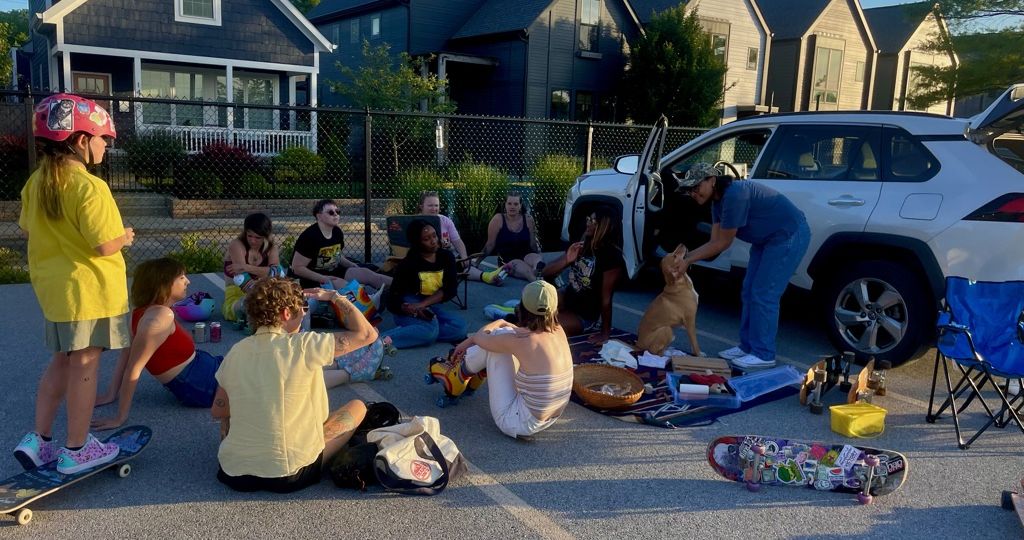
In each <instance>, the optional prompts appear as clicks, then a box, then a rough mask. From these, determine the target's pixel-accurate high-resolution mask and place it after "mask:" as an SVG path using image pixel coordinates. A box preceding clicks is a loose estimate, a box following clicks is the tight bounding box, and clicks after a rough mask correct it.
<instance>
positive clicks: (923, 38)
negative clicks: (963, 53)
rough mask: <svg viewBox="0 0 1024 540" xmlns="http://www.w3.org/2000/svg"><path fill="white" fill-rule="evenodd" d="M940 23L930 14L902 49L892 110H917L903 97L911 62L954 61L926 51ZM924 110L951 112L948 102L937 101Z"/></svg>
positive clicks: (946, 62)
mask: <svg viewBox="0 0 1024 540" xmlns="http://www.w3.org/2000/svg"><path fill="white" fill-rule="evenodd" d="M938 32H939V23H938V21H937V20H936V19H935V15H934V14H929V15H928V18H926V19H925V20H924V22H923V23H921V26H918V27H917V31H915V32H914V35H912V36H911V37H910V39H908V40H907V44H906V45H905V46H904V47H903V50H902V51H900V55H899V61H898V62H897V64H896V91H895V92H894V93H893V96H894V98H893V103H892V110H894V111H898V110H917V109H913V108H911V107H910V106H909V105H907V104H904V103H903V98H905V97H906V90H905V89H906V82H907V80H908V76H909V74H907V73H906V71H907V66H909V65H910V63H908V61H907V59H909V62H912V63H915V64H928V65H936V66H948V65H950V64H951V63H952V60H951V59H950V58H949V56H947V55H944V54H935V53H931V52H928V51H925V50H924V48H925V45H926V44H927V43H928V42H930V41H931V40H932V39H933V38H935V37H936V36H937V35H938ZM924 112H930V113H935V114H949V113H950V112H951V110H950V108H949V107H948V104H947V103H946V102H941V103H936V104H933V105H932V106H930V107H928V108H927V109H925V110H924Z"/></svg>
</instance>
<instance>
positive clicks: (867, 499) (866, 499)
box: [857, 493, 874, 504]
mask: <svg viewBox="0 0 1024 540" xmlns="http://www.w3.org/2000/svg"><path fill="white" fill-rule="evenodd" d="M873 499H874V497H872V496H871V495H866V494H864V493H858V494H857V502H859V503H861V504H871V501H872V500H873Z"/></svg>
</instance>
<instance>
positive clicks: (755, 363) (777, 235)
mask: <svg viewBox="0 0 1024 540" xmlns="http://www.w3.org/2000/svg"><path fill="white" fill-rule="evenodd" d="M674 176H675V178H676V180H677V181H678V183H679V189H681V190H687V192H688V194H689V195H690V197H692V198H693V200H695V201H696V202H697V204H699V205H702V206H703V205H704V204H707V202H708V201H711V223H712V226H711V240H709V241H708V242H707V243H706V244H704V245H702V246H700V247H699V248H697V249H695V250H693V251H691V252H689V253H688V254H687V255H686V258H685V261H686V264H687V265H689V264H690V263H692V262H695V261H700V260H704V259H714V258H715V257H717V256H718V254H719V253H721V252H723V251H725V250H726V249H728V248H729V246H730V245H732V241H733V239H735V238H739V239H740V240H743V241H745V242H749V243H750V262H749V263H748V264H747V275H746V277H745V278H744V279H743V290H742V294H741V298H742V300H743V309H742V311H741V312H740V343H739V345H738V346H736V347H732V348H730V349H727V350H724V351H722V352H720V353H718V355H719V356H721V357H722V358H724V359H726V360H729V361H730V362H732V363H733V365H735V366H736V367H738V368H740V369H743V370H748V369H758V368H767V367H773V366H774V365H775V335H776V333H777V332H778V329H779V300H780V299H781V298H782V293H783V292H784V291H785V290H786V285H787V284H788V283H789V278H790V277H792V276H793V272H795V271H796V269H797V266H799V264H800V260H801V259H803V256H804V253H806V252H807V245H808V243H809V242H810V239H811V232H810V229H809V228H808V227H807V219H806V218H805V217H804V214H803V212H801V211H800V210H799V209H798V208H797V207H796V206H794V205H793V203H792V202H791V201H790V200H789V199H787V198H786V197H785V196H784V195H782V194H781V193H779V192H777V191H775V190H774V189H772V188H770V187H767V186H764V185H761V184H758V183H756V182H750V181H746V180H735V179H733V178H732V177H730V176H725V175H723V174H722V171H721V170H719V169H718V168H716V167H714V166H712V165H710V164H708V163H697V164H695V165H693V166H692V167H690V169H689V170H687V171H686V175H685V176H683V177H682V178H680V175H677V174H675V175H674Z"/></svg>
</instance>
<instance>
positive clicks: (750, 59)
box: [747, 47, 758, 70]
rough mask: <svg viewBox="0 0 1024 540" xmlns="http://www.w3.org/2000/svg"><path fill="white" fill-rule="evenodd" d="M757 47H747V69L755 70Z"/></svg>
mask: <svg viewBox="0 0 1024 540" xmlns="http://www.w3.org/2000/svg"><path fill="white" fill-rule="evenodd" d="M757 55H758V51H757V47H747V69H751V70H754V69H757Z"/></svg>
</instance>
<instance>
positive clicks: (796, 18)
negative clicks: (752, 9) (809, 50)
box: [757, 0, 832, 39]
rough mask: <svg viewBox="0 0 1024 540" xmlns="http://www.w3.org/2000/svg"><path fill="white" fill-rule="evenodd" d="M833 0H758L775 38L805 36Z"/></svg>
mask: <svg viewBox="0 0 1024 540" xmlns="http://www.w3.org/2000/svg"><path fill="white" fill-rule="evenodd" d="M831 2H832V0H757V5H758V6H759V7H760V8H761V14H762V15H764V19H765V22H767V23H768V30H769V31H770V32H773V33H774V34H775V35H774V36H773V39H793V38H800V37H803V35H804V34H805V33H807V30H808V29H809V28H810V27H811V25H812V24H814V21H815V20H816V19H817V18H818V17H819V16H820V15H821V12H822V11H823V10H824V9H825V7H826V6H828V5H829V4H830V3H831Z"/></svg>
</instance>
